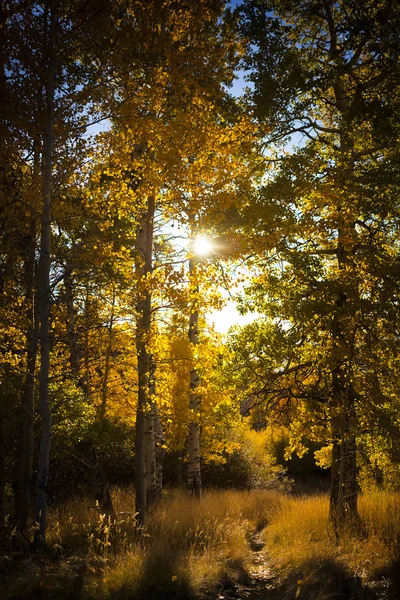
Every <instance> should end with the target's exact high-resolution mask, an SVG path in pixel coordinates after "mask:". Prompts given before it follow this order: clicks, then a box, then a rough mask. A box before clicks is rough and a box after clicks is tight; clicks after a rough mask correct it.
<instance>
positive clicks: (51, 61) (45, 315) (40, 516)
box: [35, 0, 57, 543]
mask: <svg viewBox="0 0 400 600" xmlns="http://www.w3.org/2000/svg"><path fill="white" fill-rule="evenodd" d="M49 13H50V15H49V16H50V24H49V33H48V46H47V49H48V63H47V73H46V104H47V106H46V115H45V126H44V137H43V209H42V223H41V239H40V259H39V269H38V310H39V322H40V328H39V340H40V372H39V406H40V417H41V425H42V428H41V439H40V449H39V460H38V473H37V489H36V492H37V495H36V507H35V521H36V523H37V524H38V530H37V533H36V536H35V542H36V543H42V542H44V541H45V535H46V516H47V498H46V486H47V480H48V475H49V462H50V445H51V409H50V403H49V371H50V266H51V256H50V252H51V185H52V166H53V121H54V85H55V74H56V26H57V20H56V10H55V2H54V0H53V1H52V3H51V6H50V9H49Z"/></svg>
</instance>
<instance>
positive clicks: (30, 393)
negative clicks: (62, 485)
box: [17, 161, 38, 531]
mask: <svg viewBox="0 0 400 600" xmlns="http://www.w3.org/2000/svg"><path fill="white" fill-rule="evenodd" d="M35 162H36V161H35ZM27 246H28V247H27V257H26V260H25V279H26V292H25V301H26V306H27V314H26V318H27V332H26V348H27V353H26V374H25V382H24V392H23V401H22V419H21V437H20V444H19V456H18V479H17V521H18V523H19V526H20V528H21V530H22V531H24V530H25V529H26V526H27V523H28V520H29V513H30V507H31V491H32V461H33V414H34V402H35V370H36V356H37V338H38V318H37V307H36V295H35V274H36V273H35V272H36V269H35V267H36V260H35V251H36V219H35V218H34V217H32V219H31V226H30V232H29V239H28V244H27Z"/></svg>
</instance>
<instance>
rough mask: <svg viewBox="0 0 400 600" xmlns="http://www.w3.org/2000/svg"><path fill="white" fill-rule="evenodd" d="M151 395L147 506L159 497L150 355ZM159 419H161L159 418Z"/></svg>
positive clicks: (147, 462) (147, 433)
mask: <svg viewBox="0 0 400 600" xmlns="http://www.w3.org/2000/svg"><path fill="white" fill-rule="evenodd" d="M149 360H150V363H149V386H148V391H149V397H148V406H147V413H146V425H145V467H146V501H147V507H149V506H151V505H152V504H154V503H155V502H156V501H157V499H158V489H157V440H156V423H157V417H158V410H157V404H156V403H155V401H154V396H155V392H156V378H155V371H156V366H155V362H154V360H153V357H152V356H150V357H149ZM158 421H159V419H158Z"/></svg>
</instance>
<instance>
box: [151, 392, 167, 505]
mask: <svg viewBox="0 0 400 600" xmlns="http://www.w3.org/2000/svg"><path fill="white" fill-rule="evenodd" d="M152 411H153V415H154V436H155V446H156V482H155V485H156V489H155V497H156V500H161V498H162V490H163V462H164V455H165V450H164V441H165V440H164V432H163V429H162V425H161V421H160V415H159V414H158V406H157V404H156V403H155V402H153V403H152Z"/></svg>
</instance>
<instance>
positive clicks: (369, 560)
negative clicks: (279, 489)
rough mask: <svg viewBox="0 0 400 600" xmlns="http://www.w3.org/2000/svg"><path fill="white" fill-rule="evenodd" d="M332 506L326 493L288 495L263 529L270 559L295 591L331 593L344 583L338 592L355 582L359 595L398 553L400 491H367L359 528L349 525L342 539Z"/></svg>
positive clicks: (362, 500)
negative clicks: (332, 522)
mask: <svg viewBox="0 0 400 600" xmlns="http://www.w3.org/2000/svg"><path fill="white" fill-rule="evenodd" d="M328 511H329V498H328V496H326V495H318V496H310V497H303V498H290V497H285V498H283V500H282V503H281V505H280V510H279V511H278V512H277V513H275V515H272V519H271V523H270V524H269V526H268V527H267V528H266V529H265V530H264V533H263V535H264V539H265V542H266V546H265V548H266V552H267V553H268V560H270V561H271V562H272V564H273V566H274V568H275V569H276V571H277V573H279V574H280V576H281V578H283V579H286V582H287V586H288V587H289V588H290V585H292V592H293V590H294V589H295V588H298V589H297V590H296V593H297V594H298V595H300V592H301V593H302V594H307V593H308V594H312V597H313V598H314V597H315V598H321V599H325V598H329V597H331V596H330V594H331V593H332V589H333V588H338V586H339V588H338V589H337V592H338V593H340V592H343V593H344V592H345V590H343V589H341V588H340V586H350V587H351V586H352V587H353V588H354V590H355V591H354V594H355V595H354V597H355V598H358V597H359V596H358V595H357V593H359V594H361V595H360V597H361V596H362V583H364V584H365V583H367V584H368V582H371V581H373V580H375V579H376V578H379V577H380V574H381V573H382V572H384V571H385V570H387V569H388V567H390V565H391V564H392V563H393V562H394V561H396V560H397V558H398V551H399V541H400V497H399V495H398V494H394V493H386V492H376V493H375V494H367V495H362V496H361V497H360V499H359V512H360V516H361V527H360V532H359V534H358V535H354V533H353V532H350V531H349V532H346V531H345V532H344V533H343V535H342V536H341V538H340V539H339V540H338V541H337V540H336V538H335V536H334V533H333V531H332V528H331V526H330V524H329V519H328ZM299 582H300V583H299ZM318 586H319V587H318ZM317 587H318V590H319V591H318V595H316V594H317V592H316V589H317ZM346 589H347V588H346ZM357 590H358V591H357ZM360 590H361V591H360ZM302 597H303V596H302ZM304 597H307V596H304ZM310 597H311V596H310Z"/></svg>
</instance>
